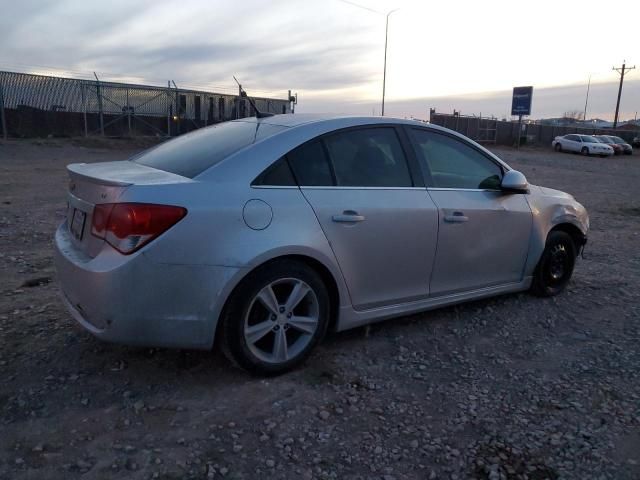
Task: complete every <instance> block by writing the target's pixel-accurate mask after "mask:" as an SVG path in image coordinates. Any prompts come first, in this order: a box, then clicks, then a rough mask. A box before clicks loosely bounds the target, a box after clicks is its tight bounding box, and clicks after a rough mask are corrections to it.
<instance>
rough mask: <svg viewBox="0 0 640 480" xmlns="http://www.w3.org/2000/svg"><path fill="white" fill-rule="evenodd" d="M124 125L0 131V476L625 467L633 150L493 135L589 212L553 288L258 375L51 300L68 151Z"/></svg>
mask: <svg viewBox="0 0 640 480" xmlns="http://www.w3.org/2000/svg"><path fill="white" fill-rule="evenodd" d="M143 146H144V145H143V144H140V143H130V142H126V141H112V142H99V141H92V142H86V141H72V140H65V141H57V140H42V141H9V142H5V143H1V142H0V289H1V291H0V478H3V479H38V480H42V479H49V478H65V479H67V478H69V479H73V478H86V479H89V478H91V479H94V478H95V479H121V478H134V479H148V478H160V479H169V478H171V479H177V478H215V479H217V478H226V479H262V478H292V479H294V478H295V479H311V478H317V479H351V480H355V479H383V480H392V479H397V480H399V479H435V478H438V479H443V478H444V479H466V478H481V479H485V478H486V479H492V480H493V479H516V478H518V479H525V478H528V479H532V480H543V479H552V480H553V479H559V478H563V479H586V478H589V479H591V478H597V479H599V478H603V479H605V478H606V479H616V480H623V479H638V478H640V253H639V250H640V199H639V197H638V185H640V155H639V154H638V153H636V154H635V155H634V156H632V157H624V158H621V157H616V158H607V159H600V158H585V157H581V156H577V155H571V154H561V153H560V154H559V153H554V152H551V151H548V150H546V149H523V150H521V151H515V150H511V149H496V151H497V153H498V154H499V155H501V156H502V157H503V158H504V159H505V160H506V161H507V162H509V163H510V164H511V165H512V166H513V167H515V168H518V169H520V170H522V171H523V172H524V173H525V174H526V175H527V177H528V179H529V181H530V182H531V183H535V184H541V185H545V186H548V187H552V188H558V189H561V190H565V191H568V192H570V193H572V194H573V195H574V196H575V197H576V198H577V199H578V200H579V201H580V202H582V203H583V204H584V205H585V206H586V207H587V209H588V210H589V213H590V216H591V233H590V237H589V244H588V245H587V249H586V252H585V258H584V259H583V260H582V259H581V260H579V262H578V265H577V268H576V272H575V275H574V279H573V281H572V283H571V285H570V286H569V288H568V290H567V291H566V292H565V293H564V294H562V295H561V296H558V297H555V298H551V299H540V298H536V297H532V296H530V295H528V294H526V293H523V294H516V295H506V296H502V297H499V298H494V299H491V300H486V301H478V302H472V303H467V304H465V305H461V306H457V307H451V308H445V309H441V310H437V311H433V312H429V313H425V314H420V315H414V316H411V317H404V318H399V319H394V320H390V321H386V322H383V323H380V324H377V325H374V326H372V327H370V328H362V329H357V330H353V331H349V332H344V333H340V334H334V335H331V336H330V338H328V339H327V340H326V341H325V342H324V344H322V345H321V346H320V347H319V348H318V349H317V351H316V352H315V353H314V354H313V355H312V357H311V358H310V359H309V360H308V361H307V362H306V365H305V366H304V367H303V368H300V369H298V370H296V371H295V372H292V373H290V374H287V375H283V376H281V377H278V378H271V379H257V378H252V377H250V376H248V375H246V374H245V373H243V372H241V371H238V370H235V369H233V368H232V367H231V366H230V364H229V363H228V362H227V361H226V360H225V359H224V358H223V357H222V355H220V354H218V353H209V352H193V351H178V350H158V349H136V348H127V347H123V346H116V345H110V344H104V343H101V342H99V341H97V340H96V339H94V338H93V337H92V336H91V335H89V334H88V333H86V332H84V331H83V330H81V329H80V327H79V326H77V325H76V324H75V323H74V321H73V320H72V318H71V317H70V315H69V314H67V312H66V311H65V310H64V308H63V306H62V304H61V302H60V301H59V299H58V287H57V284H56V279H55V271H54V268H53V265H52V237H53V232H54V229H55V228H56V226H57V225H58V223H59V222H61V221H62V219H63V215H64V211H65V190H66V187H67V178H66V173H65V169H64V166H65V165H66V164H67V163H71V162H78V161H86V162H94V161H105V160H115V159H123V158H126V157H128V156H130V155H131V154H133V153H134V152H135V151H137V150H139V149H140V148H142V147H143Z"/></svg>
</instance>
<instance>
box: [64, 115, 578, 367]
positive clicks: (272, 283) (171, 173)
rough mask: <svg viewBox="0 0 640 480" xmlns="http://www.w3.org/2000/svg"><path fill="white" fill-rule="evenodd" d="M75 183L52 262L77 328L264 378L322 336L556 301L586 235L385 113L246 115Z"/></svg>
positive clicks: (452, 146)
mask: <svg viewBox="0 0 640 480" xmlns="http://www.w3.org/2000/svg"><path fill="white" fill-rule="evenodd" d="M68 171H69V176H70V186H69V193H68V200H69V209H68V215H67V219H66V221H65V222H64V223H63V224H62V225H61V226H60V228H59V229H58V230H57V232H56V236H55V244H56V265H57V269H58V276H59V280H60V284H61V287H62V291H63V298H64V301H65V302H66V305H67V307H68V309H69V310H70V312H71V313H72V315H73V316H74V317H75V318H76V320H77V321H78V322H79V323H80V324H81V325H82V326H83V327H84V328H86V329H87V330H89V331H90V332H91V333H93V334H94V335H95V336H97V337H99V338H101V339H104V340H109V341H114V342H120V343H125V344H138V345H150V346H169V347H183V348H200V349H210V348H212V347H213V345H214V340H218V341H219V342H220V344H221V346H222V348H223V349H224V350H225V352H226V353H227V354H228V356H229V357H230V358H232V359H233V360H234V361H235V362H236V363H237V364H239V365H240V366H242V367H244V368H245V369H247V370H250V371H252V372H258V373H263V374H264V373H266V374H269V373H279V372H283V371H285V370H287V369H290V368H291V367H293V366H294V365H296V364H298V363H299V362H300V361H302V360H303V359H304V358H305V357H306V356H307V355H308V354H309V352H310V351H311V350H312V348H313V347H314V346H315V345H316V344H317V343H318V342H319V341H320V340H321V339H322V337H323V336H324V335H325V332H326V331H327V330H328V329H333V330H338V331H340V330H345V329H349V328H353V327H357V326H360V325H365V324H368V323H370V322H374V321H378V320H382V319H386V318H391V317H397V316H401V315H406V314H409V313H414V312H420V311H424V310H429V309H432V308H436V307H439V306H443V305H451V304H455V303H459V302H463V301H467V300H472V299H478V298H483V297H489V296H492V295H497V294H503V293H507V292H518V291H523V290H527V289H531V290H532V291H533V292H534V293H536V294H539V295H555V294H557V293H559V292H560V291H562V290H563V288H564V287H565V286H566V285H567V283H568V282H569V279H570V277H571V274H572V271H573V268H574V263H575V260H576V257H577V255H578V253H579V251H580V249H581V248H583V246H584V244H585V242H586V238H587V230H588V228H589V220H588V216H587V212H586V211H585V209H584V207H583V206H582V205H580V204H579V203H578V202H577V201H576V200H575V199H574V198H573V197H572V196H571V195H568V194H566V193H563V192H560V191H557V190H551V189H549V188H544V187H538V186H534V185H529V184H527V180H526V179H525V177H524V175H522V174H521V173H520V172H517V171H515V170H512V169H511V168H510V167H509V166H508V165H507V164H505V163H504V162H503V161H501V160H500V159H499V158H498V157H496V156H495V155H494V154H493V153H491V152H489V151H488V150H486V149H484V148H483V147H482V146H480V145H478V144H476V143H474V142H472V141H470V140H469V139H467V138H466V137H463V136H462V135H459V134H457V133H454V132H452V131H450V130H447V129H444V128H440V127H437V126H433V125H425V124H423V123H418V122H413V121H407V120H398V119H391V118H386V117H385V118H380V117H373V118H354V117H345V118H336V117H325V118H322V117H309V116H303V115H278V116H273V117H269V118H260V119H242V120H236V121H232V122H226V123H221V124H218V125H214V126H211V127H207V128H203V129H201V130H198V131H195V132H193V133H189V134H187V135H184V136H181V137H178V138H176V139H174V140H171V141H168V142H166V143H163V144H161V145H159V146H156V147H155V148H152V149H150V150H147V151H145V152H143V153H141V154H139V155H138V156H136V157H134V158H132V159H131V160H129V161H120V162H106V163H94V164H72V165H69V166H68ZM216 343H217V342H216Z"/></svg>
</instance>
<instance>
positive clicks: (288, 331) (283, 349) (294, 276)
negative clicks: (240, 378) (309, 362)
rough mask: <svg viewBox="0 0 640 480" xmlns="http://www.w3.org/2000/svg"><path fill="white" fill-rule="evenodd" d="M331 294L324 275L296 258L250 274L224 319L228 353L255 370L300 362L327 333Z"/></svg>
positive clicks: (262, 371)
mask: <svg viewBox="0 0 640 480" xmlns="http://www.w3.org/2000/svg"><path fill="white" fill-rule="evenodd" d="M329 311H330V309H329V294H328V292H327V288H326V287H325V285H324V283H323V281H322V278H321V277H320V276H319V275H318V274H317V273H316V272H315V271H314V270H313V269H312V268H310V267H308V266H307V265H306V264H304V263H302V262H298V261H294V260H282V261H276V262H272V263H269V264H267V265H265V266H263V267H260V268H259V269H258V270H256V271H255V272H253V273H252V274H250V275H249V276H248V277H247V278H246V279H244V280H243V281H242V282H241V284H240V285H239V286H238V288H236V289H235V291H234V293H233V294H232V295H231V297H230V299H229V302H228V304H227V306H226V308H225V312H224V314H223V316H222V318H221V321H222V322H223V323H222V335H223V338H222V341H223V351H224V353H225V355H226V356H227V357H228V358H229V359H230V360H231V361H232V362H234V363H236V364H237V365H239V366H240V367H242V368H244V369H245V370H247V371H249V372H250V373H254V374H262V375H276V374H279V373H284V372H286V371H287V370H291V369H292V368H293V367H295V366H296V365H298V364H300V363H301V362H302V361H303V360H304V359H305V358H306V357H307V356H308V355H309V353H310V352H311V350H312V349H313V347H315V346H316V344H317V343H318V342H319V341H320V340H321V339H322V337H324V335H325V333H326V331H327V325H328V323H329Z"/></svg>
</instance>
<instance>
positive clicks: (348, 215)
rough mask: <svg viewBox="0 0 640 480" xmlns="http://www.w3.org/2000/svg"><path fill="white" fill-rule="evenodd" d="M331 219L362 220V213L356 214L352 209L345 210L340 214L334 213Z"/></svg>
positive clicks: (344, 221)
mask: <svg viewBox="0 0 640 480" xmlns="http://www.w3.org/2000/svg"><path fill="white" fill-rule="evenodd" d="M331 220H333V221H334V222H340V223H356V222H363V221H364V215H358V212H354V211H353V210H345V211H344V212H342V215H334V216H333V217H331Z"/></svg>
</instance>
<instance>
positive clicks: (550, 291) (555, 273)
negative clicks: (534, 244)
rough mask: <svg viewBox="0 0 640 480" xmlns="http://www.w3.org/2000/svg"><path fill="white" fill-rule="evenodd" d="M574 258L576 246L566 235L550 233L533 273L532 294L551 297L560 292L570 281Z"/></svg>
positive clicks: (559, 232)
mask: <svg viewBox="0 0 640 480" xmlns="http://www.w3.org/2000/svg"><path fill="white" fill-rule="evenodd" d="M576 256H577V253H576V246H575V244H574V243H573V240H572V239H571V236H570V235H569V234H568V233H565V232H561V231H555V232H551V233H550V234H549V236H548V237H547V243H546V245H545V248H544V251H543V252H542V256H541V257H540V261H539V262H538V265H537V266H536V269H535V272H534V273H533V283H532V284H531V291H532V293H534V294H535V295H538V296H541V297H552V296H554V295H558V294H559V293H560V292H562V291H563V290H564V289H565V287H566V286H567V284H568V283H569V280H571V275H572V274H573V267H574V266H575V263H576Z"/></svg>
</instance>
